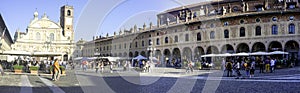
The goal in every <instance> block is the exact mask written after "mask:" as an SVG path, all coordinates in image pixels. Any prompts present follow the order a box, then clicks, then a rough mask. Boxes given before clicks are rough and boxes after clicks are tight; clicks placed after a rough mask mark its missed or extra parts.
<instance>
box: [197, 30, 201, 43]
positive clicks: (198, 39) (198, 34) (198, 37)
mask: <svg viewBox="0 0 300 93" xmlns="http://www.w3.org/2000/svg"><path fill="white" fill-rule="evenodd" d="M197 41H201V33H200V32H198V33H197Z"/></svg>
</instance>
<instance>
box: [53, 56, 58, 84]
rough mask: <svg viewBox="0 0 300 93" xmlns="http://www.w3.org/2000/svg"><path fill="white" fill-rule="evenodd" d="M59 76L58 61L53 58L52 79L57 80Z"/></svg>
mask: <svg viewBox="0 0 300 93" xmlns="http://www.w3.org/2000/svg"><path fill="white" fill-rule="evenodd" d="M59 78H60V68H59V62H58V59H55V60H54V63H53V75H52V80H53V81H57V80H59Z"/></svg>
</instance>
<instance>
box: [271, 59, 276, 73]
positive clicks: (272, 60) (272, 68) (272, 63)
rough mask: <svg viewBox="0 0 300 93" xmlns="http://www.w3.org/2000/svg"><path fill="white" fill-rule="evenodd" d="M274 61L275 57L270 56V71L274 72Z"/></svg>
mask: <svg viewBox="0 0 300 93" xmlns="http://www.w3.org/2000/svg"><path fill="white" fill-rule="evenodd" d="M275 62H276V61H275V59H274V58H272V59H271V62H270V65H271V73H272V72H274V70H275Z"/></svg>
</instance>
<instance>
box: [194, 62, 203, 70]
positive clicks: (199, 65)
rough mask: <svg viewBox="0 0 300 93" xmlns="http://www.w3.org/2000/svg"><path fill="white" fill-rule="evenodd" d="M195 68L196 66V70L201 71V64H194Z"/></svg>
mask: <svg viewBox="0 0 300 93" xmlns="http://www.w3.org/2000/svg"><path fill="white" fill-rule="evenodd" d="M195 66H196V67H197V69H199V70H200V69H202V67H201V63H200V62H196V63H195Z"/></svg>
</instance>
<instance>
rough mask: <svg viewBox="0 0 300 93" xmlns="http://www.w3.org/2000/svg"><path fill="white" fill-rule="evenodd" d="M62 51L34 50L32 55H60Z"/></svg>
mask: <svg viewBox="0 0 300 93" xmlns="http://www.w3.org/2000/svg"><path fill="white" fill-rule="evenodd" d="M61 55H63V53H60V52H34V53H33V56H61Z"/></svg>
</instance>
